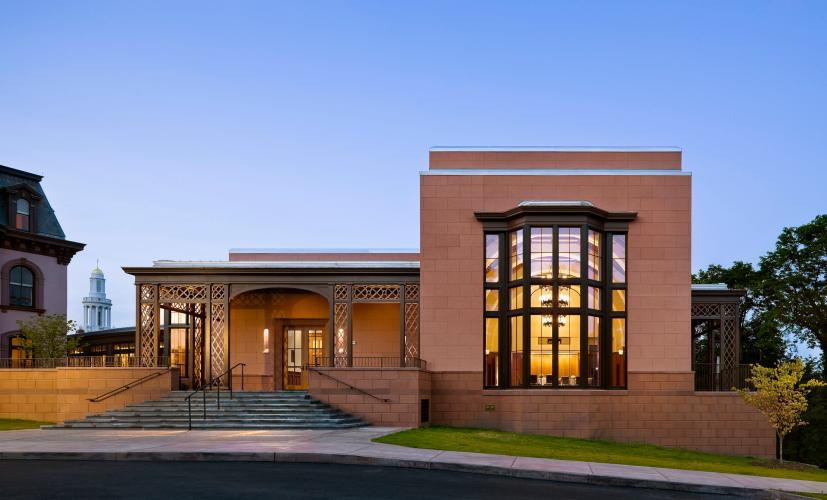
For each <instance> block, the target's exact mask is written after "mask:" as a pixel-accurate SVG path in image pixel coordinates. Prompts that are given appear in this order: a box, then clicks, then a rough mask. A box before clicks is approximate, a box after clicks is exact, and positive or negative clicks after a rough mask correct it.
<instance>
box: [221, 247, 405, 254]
mask: <svg viewBox="0 0 827 500" xmlns="http://www.w3.org/2000/svg"><path fill="white" fill-rule="evenodd" d="M230 253H312V254H320V253H354V254H355V253H419V249H418V248H231V249H230Z"/></svg>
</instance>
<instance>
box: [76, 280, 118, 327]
mask: <svg viewBox="0 0 827 500" xmlns="http://www.w3.org/2000/svg"><path fill="white" fill-rule="evenodd" d="M111 314H112V301H111V300H109V299H107V298H106V278H104V277H103V271H101V269H100V267H95V269H92V275H91V276H89V296H88V297H84V298H83V329H84V330H85V331H87V332H94V331H97V330H106V329H107V328H110V327H111V326H112V316H111Z"/></svg>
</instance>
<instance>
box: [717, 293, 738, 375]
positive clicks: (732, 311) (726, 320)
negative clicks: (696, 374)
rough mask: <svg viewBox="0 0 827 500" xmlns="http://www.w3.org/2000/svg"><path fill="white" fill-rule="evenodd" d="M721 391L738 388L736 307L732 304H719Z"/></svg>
mask: <svg viewBox="0 0 827 500" xmlns="http://www.w3.org/2000/svg"><path fill="white" fill-rule="evenodd" d="M720 310H721V328H720V335H721V389H722V390H729V389H730V388H731V387H736V386H738V363H739V361H740V359H739V342H738V335H739V332H738V307H737V305H736V304H732V303H721V304H720Z"/></svg>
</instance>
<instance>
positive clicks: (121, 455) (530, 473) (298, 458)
mask: <svg viewBox="0 0 827 500" xmlns="http://www.w3.org/2000/svg"><path fill="white" fill-rule="evenodd" d="M0 460H78V461H96V460H100V461H135V462H142V461H143V462H273V463H314V464H337V465H369V466H377V467H399V468H408V469H428V470H443V471H451V472H466V473H472V474H486V475H495V476H505V477H515V478H520V479H538V480H543V481H557V482H564V483H579V484H591V485H597V486H623V487H627V488H650V489H659V490H671V491H683V492H688V493H705V494H713V495H736V496H742V497H749V498H763V499H773V500H788V499H789V500H792V499H799V498H802V497H800V496H798V495H795V494H790V493H787V492H781V491H768V490H761V489H755V488H746V487H744V488H739V487H735V486H717V485H706V484H694V483H679V482H672V481H658V480H652V479H631V478H624V477H615V476H601V475H594V474H574V473H566V472H553V471H538V470H528V469H513V468H509V467H499V466H496V465H475V464H463V463H447V462H430V461H426V460H415V459H404V458H403V459H398V458H382V457H371V456H365V455H340V454H329V453H294V452H288V453H284V452H281V453H280V452H275V453H274V452H267V453H264V452H259V453H256V452H151V451H147V452H144V451H140V452H38V451H33V452H26V451H21V452H14V451H12V452H0Z"/></svg>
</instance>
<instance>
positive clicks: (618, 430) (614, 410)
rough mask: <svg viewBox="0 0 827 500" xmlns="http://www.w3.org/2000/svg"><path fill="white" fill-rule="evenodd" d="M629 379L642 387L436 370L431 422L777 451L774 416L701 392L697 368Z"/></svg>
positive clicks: (765, 453) (766, 453) (729, 450)
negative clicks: (487, 382)
mask: <svg viewBox="0 0 827 500" xmlns="http://www.w3.org/2000/svg"><path fill="white" fill-rule="evenodd" d="M629 377H630V387H636V389H634V390H617V391H615V390H579V389H575V390H561V389H556V390H555V389H548V390H542V389H531V390H507V391H496V390H481V389H480V381H481V380H482V373H480V372H440V373H432V374H431V384H432V385H431V394H432V407H431V408H432V418H431V421H432V422H433V423H434V424H438V425H449V426H459V427H482V428H492V429H500V430H505V431H512V432H524V433H530V434H548V435H555V436H564V437H575V438H585V439H605V440H609V441H619V442H640V443H650V444H655V445H660V446H670V447H679V448H686V449H692V450H698V451H707V452H714V453H724V454H731V455H748V456H757V457H773V456H774V455H775V437H774V434H773V431H772V429H771V428H770V427H769V425H768V424H767V420H766V418H765V417H764V416H763V415H761V414H760V413H758V411H756V410H754V409H753V408H750V407H748V406H747V405H746V404H744V402H743V401H742V400H741V398H740V397H739V396H738V394H737V393H734V392H694V390H693V389H692V372H688V373H683V374H676V373H646V374H642V373H637V374H632V373H630V374H629ZM632 377H634V378H635V380H632Z"/></svg>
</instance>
